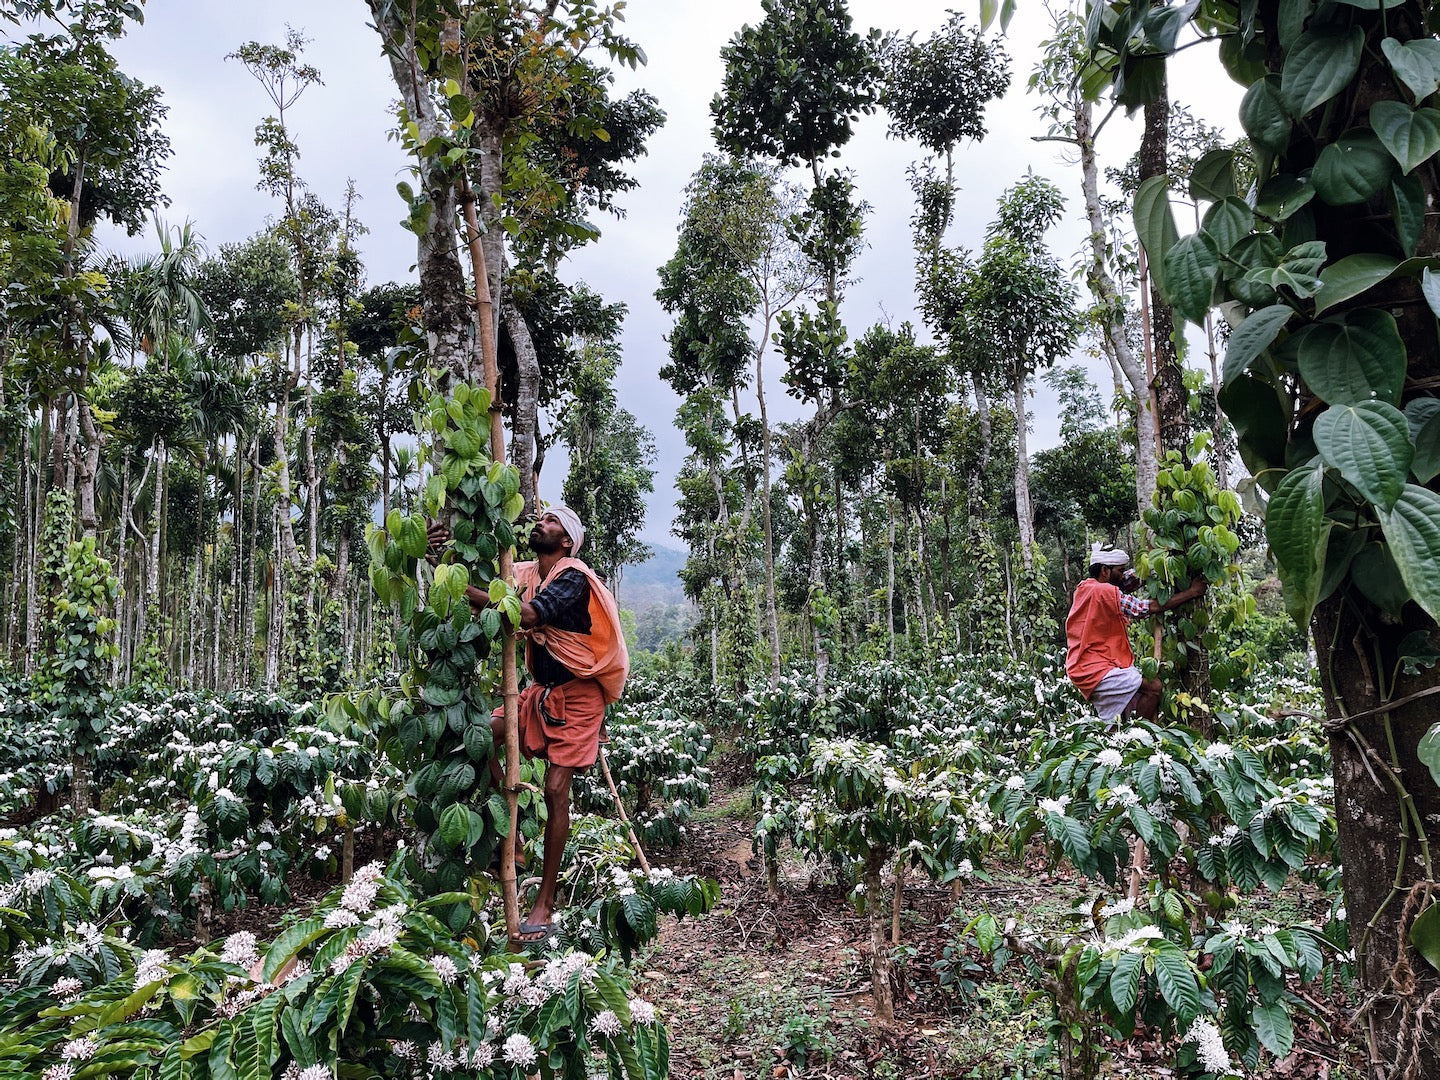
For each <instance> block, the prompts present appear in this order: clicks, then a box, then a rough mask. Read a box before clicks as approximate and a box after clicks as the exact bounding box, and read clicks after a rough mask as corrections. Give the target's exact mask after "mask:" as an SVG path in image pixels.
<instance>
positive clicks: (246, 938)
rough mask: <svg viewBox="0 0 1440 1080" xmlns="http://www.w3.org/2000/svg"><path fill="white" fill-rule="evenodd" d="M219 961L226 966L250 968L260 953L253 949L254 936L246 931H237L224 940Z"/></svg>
mask: <svg viewBox="0 0 1440 1080" xmlns="http://www.w3.org/2000/svg"><path fill="white" fill-rule="evenodd" d="M220 959H221V961H222V962H223V963H226V964H236V965H238V966H239V967H243V968H248V967H250V966H251V965H252V964H254V963H255V961H256V960H259V959H260V953H259V951H258V950H257V949H256V947H255V935H254V934H252V933H250V931H248V930H237V931H236V932H235V933H233V934H231V935H230V936H229V937H228V938H226V939H225V948H224V949H223V950H222V951H221V953H220Z"/></svg>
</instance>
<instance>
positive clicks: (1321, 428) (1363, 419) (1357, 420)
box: [1315, 401, 1415, 510]
mask: <svg viewBox="0 0 1440 1080" xmlns="http://www.w3.org/2000/svg"><path fill="white" fill-rule="evenodd" d="M1315 445H1316V447H1317V448H1318V449H1319V451H1320V456H1321V457H1322V458H1323V459H1324V460H1325V464H1327V465H1330V466H1332V467H1334V468H1336V469H1339V470H1340V475H1341V476H1343V477H1344V478H1345V479H1346V480H1348V481H1349V482H1350V483H1351V484H1352V485H1353V486H1354V487H1355V489H1356V490H1357V491H1359V492H1360V494H1361V495H1363V496H1365V498H1366V499H1368V500H1369V501H1370V502H1372V503H1374V504H1375V505H1376V506H1378V507H1380V508H1381V509H1382V510H1389V509H1390V508H1391V507H1393V506H1394V505H1395V500H1396V499H1398V498H1399V497H1400V493H1401V492H1402V491H1403V490H1404V489H1405V481H1406V477H1407V476H1408V475H1409V472H1410V460H1411V458H1412V457H1413V456H1414V452H1415V451H1414V447H1412V446H1411V445H1410V429H1409V425H1408V424H1406V422H1405V414H1404V413H1402V412H1401V411H1400V410H1399V409H1397V408H1395V406H1393V405H1389V404H1387V403H1385V402H1383V401H1364V402H1361V403H1360V404H1358V405H1336V406H1333V407H1331V408H1329V409H1326V410H1325V411H1324V412H1323V413H1321V414H1320V416H1319V417H1317V418H1316V420H1315Z"/></svg>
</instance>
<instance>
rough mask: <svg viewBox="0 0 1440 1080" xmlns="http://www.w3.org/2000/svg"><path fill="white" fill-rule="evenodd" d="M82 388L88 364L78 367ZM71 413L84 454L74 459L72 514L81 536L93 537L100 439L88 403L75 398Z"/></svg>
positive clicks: (95, 523)
mask: <svg viewBox="0 0 1440 1080" xmlns="http://www.w3.org/2000/svg"><path fill="white" fill-rule="evenodd" d="M80 370H81V376H80V377H81V381H82V385H83V384H84V383H86V382H88V379H89V363H88V361H87V362H85V363H83V364H82V365H81V369H80ZM75 412H76V413H77V415H78V416H79V420H80V433H81V435H83V436H84V440H85V449H84V452H83V453H81V454H79V455H78V456H77V468H76V471H75V498H76V512H77V515H78V516H79V518H80V532H81V535H82V536H89V537H94V536H95V532H96V530H97V528H98V527H99V524H100V522H99V515H97V514H96V512H95V477H96V476H97V475H98V473H99V472H100V450H101V447H102V446H103V443H104V438H103V436H102V434H101V432H100V429H98V428H97V427H96V426H95V417H94V416H93V415H92V414H91V412H90V403H89V402H88V401H86V400H85V399H84V398H76V399H75Z"/></svg>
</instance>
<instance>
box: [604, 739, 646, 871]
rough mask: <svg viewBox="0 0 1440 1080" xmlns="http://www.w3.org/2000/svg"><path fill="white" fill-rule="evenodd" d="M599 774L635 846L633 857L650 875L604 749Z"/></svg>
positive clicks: (643, 850) (642, 850)
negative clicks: (603, 778) (602, 775)
mask: <svg viewBox="0 0 1440 1080" xmlns="http://www.w3.org/2000/svg"><path fill="white" fill-rule="evenodd" d="M600 772H601V773H602V774H604V776H605V785H606V786H607V787H608V788H609V789H610V795H611V797H612V798H613V799H614V800H615V812H616V813H617V814H619V815H620V820H621V821H623V822H624V823H625V828H627V829H629V830H630V842H631V843H632V844H634V845H635V857H636V858H637V859H639V860H640V869H641V870H644V871H645V873H647V874H648V873H650V861H649V860H648V859H646V858H645V849H644V848H642V847H641V846H640V837H638V836H636V835H635V826H634V825H632V824H630V818H629V817H628V816H627V815H626V813H625V804H624V803H623V802H621V801H620V791H619V789H617V788H616V787H615V778H614V777H612V776H611V775H610V762H608V761H607V760H605V747H603V746H602V747H600Z"/></svg>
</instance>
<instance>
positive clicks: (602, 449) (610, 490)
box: [559, 342, 655, 591]
mask: <svg viewBox="0 0 1440 1080" xmlns="http://www.w3.org/2000/svg"><path fill="white" fill-rule="evenodd" d="M619 366H620V360H619V356H618V353H617V351H616V349H615V346H613V345H611V344H609V343H603V342H590V343H588V344H587V345H586V346H585V347H584V348H583V349H582V351H581V360H580V365H579V367H578V369H577V370H576V371H575V376H574V394H573V397H572V398H571V401H570V403H569V404H568V405H567V406H566V408H565V411H564V412H563V413H561V415H560V423H559V434H560V437H561V438H563V439H564V440H565V445H566V447H568V448H569V451H570V473H569V475H568V476H567V477H566V478H565V487H564V489H563V496H564V500H565V505H567V506H569V507H570V508H571V509H573V510H574V511H575V512H576V513H577V514H579V515H580V518H581V520H582V521H584V522H585V523H586V531H585V560H586V562H588V563H590V565H591V566H593V567H595V569H596V572H597V573H599V574H600V576H601V577H603V578H605V579H606V580H607V581H608V582H609V583H610V588H611V590H612V591H616V590H618V588H619V586H620V580H621V577H622V575H623V573H624V570H625V567H626V566H627V565H633V564H635V563H640V562H644V561H645V560H646V559H648V558H649V557H650V555H651V549H650V546H649V545H648V544H646V543H644V542H643V541H641V540H640V531H641V529H643V528H644V527H645V496H646V495H647V494H649V493H650V492H652V491H654V490H655V470H654V469H653V468H651V466H652V465H653V464H654V463H655V440H654V438H653V437H652V436H651V434H650V432H649V431H647V430H646V429H645V428H644V427H643V426H642V425H641V423H640V422H639V421H638V420H636V419H635V415H634V414H633V413H631V412H630V411H629V410H627V409H622V408H621V407H620V406H619V404H618V402H617V401H616V398H615V373H616V371H617V370H618V368H619Z"/></svg>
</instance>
